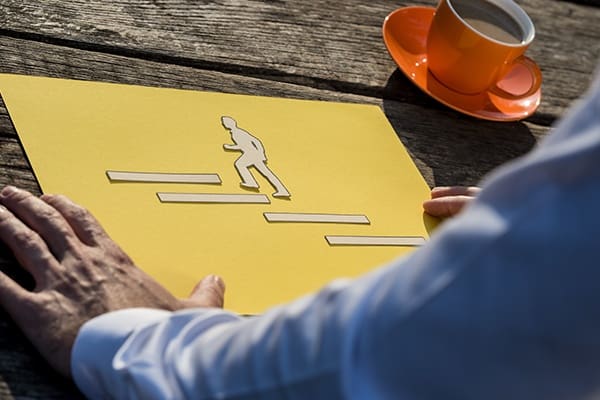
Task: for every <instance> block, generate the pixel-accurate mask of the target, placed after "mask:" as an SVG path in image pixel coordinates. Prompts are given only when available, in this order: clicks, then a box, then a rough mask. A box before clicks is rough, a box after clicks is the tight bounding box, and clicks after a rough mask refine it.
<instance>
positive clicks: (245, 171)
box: [221, 116, 291, 197]
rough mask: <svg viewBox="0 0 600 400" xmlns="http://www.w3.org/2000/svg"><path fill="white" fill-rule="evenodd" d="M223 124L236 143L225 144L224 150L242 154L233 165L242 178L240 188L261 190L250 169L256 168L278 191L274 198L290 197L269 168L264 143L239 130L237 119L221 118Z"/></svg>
mask: <svg viewBox="0 0 600 400" xmlns="http://www.w3.org/2000/svg"><path fill="white" fill-rule="evenodd" d="M221 123H222V124H223V126H224V127H225V129H227V130H228V131H229V132H230V133H231V139H232V140H233V142H234V143H235V144H224V145H223V148H224V149H225V150H229V151H241V152H242V155H241V156H239V157H238V159H237V160H235V162H234V164H233V165H234V166H235V169H236V170H237V172H238V174H239V175H240V178H242V182H241V183H240V186H242V187H244V188H248V189H258V188H259V185H258V182H257V181H256V179H254V176H252V172H250V167H254V168H256V170H257V171H258V172H260V173H261V174H262V175H263V176H264V177H265V178H266V179H267V180H268V181H269V183H270V184H271V185H272V186H273V188H275V190H276V191H275V193H273V197H290V196H291V195H290V192H289V191H288V190H287V189H286V188H285V186H283V183H281V181H280V180H279V178H278V177H277V176H276V175H275V174H274V173H273V171H271V169H270V168H269V167H267V156H266V154H265V148H264V147H263V145H262V142H261V141H260V140H259V139H258V138H256V137H254V136H252V135H251V134H250V133H248V132H246V131H245V130H243V129H241V128H239V127H238V126H237V122H236V121H235V119H233V118H231V117H227V116H223V117H221Z"/></svg>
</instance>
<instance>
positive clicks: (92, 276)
mask: <svg viewBox="0 0 600 400" xmlns="http://www.w3.org/2000/svg"><path fill="white" fill-rule="evenodd" d="M0 240H1V241H3V242H4V243H6V245H7V246H8V247H9V248H10V249H11V250H12V252H13V253H14V255H15V258H16V259H17V261H18V262H19V263H20V264H21V265H22V266H23V268H25V269H26V270H27V271H28V272H29V273H31V275H32V276H33V278H34V280H35V283H36V286H35V289H34V290H33V291H32V292H30V291H27V290H25V289H23V288H22V287H21V286H19V285H18V284H17V283H16V282H14V281H13V280H12V279H10V278H9V277H8V276H7V275H5V274H4V273H2V272H1V271H0V305H2V307H4V309H6V311H7V312H8V313H9V314H10V316H11V317H12V318H13V319H14V320H15V322H16V323H17V325H18V326H19V327H20V328H21V329H22V330H23V332H24V333H25V335H26V336H27V337H28V338H29V340H30V341H31V342H32V343H33V345H34V346H35V347H36V348H37V349H38V350H39V352H40V353H41V354H42V356H43V357H44V358H45V359H46V360H47V361H48V362H49V363H50V365H51V366H53V367H54V368H55V369H56V370H58V371H59V372H60V373H62V374H63V375H65V376H69V375H70V363H71V348H72V347H73V343H74V340H75V337H76V336H77V333H78V331H79V328H80V327H81V325H83V324H84V323H85V322H86V321H88V320H89V319H91V318H93V317H95V316H97V315H99V314H103V313H106V312H108V311H113V310H118V309H122V308H129V307H151V308H161V309H166V310H177V309H181V308H188V307H222V306H223V295H224V291H225V286H224V284H223V281H222V280H221V279H220V278H218V277H216V276H212V275H210V276H208V277H206V278H204V279H203V280H202V281H200V283H199V284H198V285H197V286H196V287H195V288H194V290H193V292H192V295H191V296H190V298H188V299H185V300H179V299H176V298H175V297H173V295H172V294H171V293H169V292H168V291H167V290H166V289H165V288H163V287H162V286H161V285H159V284H158V283H157V282H156V281H155V280H154V279H152V278H151V277H150V276H148V275H147V274H146V273H144V272H143V271H142V270H140V269H139V268H137V267H136V266H135V265H134V264H133V262H132V260H131V259H130V258H129V257H128V256H127V255H126V254H125V253H124V252H123V250H121V249H120V248H119V246H117V244H116V243H115V242H114V241H113V240H112V239H110V237H109V236H108V235H107V234H106V232H105V231H104V230H103V229H102V227H101V226H100V224H99V223H98V221H96V219H95V218H94V217H93V216H92V215H91V214H90V213H89V212H88V211H86V210H85V209H83V208H81V207H80V206H78V205H76V204H74V203H73V202H72V201H70V200H69V199H67V198H66V197H64V196H54V195H44V196H41V197H40V198H38V197H35V196H33V195H32V194H31V193H29V192H26V191H24V190H19V189H16V188H14V187H10V186H7V187H5V188H4V189H3V190H2V191H1V192H0Z"/></svg>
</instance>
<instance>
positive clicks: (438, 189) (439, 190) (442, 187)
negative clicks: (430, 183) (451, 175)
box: [431, 186, 448, 193]
mask: <svg viewBox="0 0 600 400" xmlns="http://www.w3.org/2000/svg"><path fill="white" fill-rule="evenodd" d="M447 189H448V186H436V187H434V188H433V189H431V193H436V192H441V191H442V190H447Z"/></svg>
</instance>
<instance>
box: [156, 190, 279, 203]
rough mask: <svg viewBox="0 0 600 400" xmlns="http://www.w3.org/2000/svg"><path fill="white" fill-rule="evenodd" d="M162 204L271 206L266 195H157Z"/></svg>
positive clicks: (160, 193)
mask: <svg viewBox="0 0 600 400" xmlns="http://www.w3.org/2000/svg"><path fill="white" fill-rule="evenodd" d="M156 195H157V196H158V199H159V200H160V201H161V203H223V204H232V203H233V204H270V203H271V201H270V200H269V198H268V197H267V196H266V195H264V194H229V193H225V194H222V193H164V192H158V193H156Z"/></svg>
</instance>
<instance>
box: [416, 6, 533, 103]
mask: <svg viewBox="0 0 600 400" xmlns="http://www.w3.org/2000/svg"><path fill="white" fill-rule="evenodd" d="M534 37H535V28H534V26H533V22H531V19H530V18H529V16H528V15H527V13H525V11H523V9H522V8H521V7H519V6H518V5H517V4H516V3H515V2H514V1H512V0H440V3H439V4H438V7H437V9H436V11H435V14H434V16H433V20H432V22H431V28H430V30H429V34H428V37H427V64H428V68H429V71H430V72H431V73H432V74H433V75H434V76H435V77H436V78H437V80H439V81H440V82H441V83H443V84H444V85H445V86H447V87H449V88H450V89H452V90H454V91H456V92H459V93H463V94H477V93H481V92H484V91H486V90H489V91H492V92H494V91H496V92H497V91H500V92H502V94H503V96H509V97H511V96H512V97H515V98H517V97H519V98H520V97H527V96H530V95H532V94H534V93H535V92H536V91H537V90H539V88H540V85H541V83H542V74H541V72H540V69H539V67H538V66H537V64H536V63H535V62H534V61H533V60H531V59H530V58H528V57H526V56H525V55H524V53H525V51H526V50H527V48H528V47H529V45H530V44H531V42H532V41H533V38H534ZM523 69H524V70H526V71H528V73H527V72H525V73H523V72H524V71H523ZM515 71H518V72H519V73H514V72H515ZM506 76H511V84H510V85H502V84H501V83H500V82H501V81H502V79H503V78H504V77H506ZM515 76H518V79H517V81H516V82H515V79H514V77H515ZM507 86H508V87H507Z"/></svg>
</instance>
